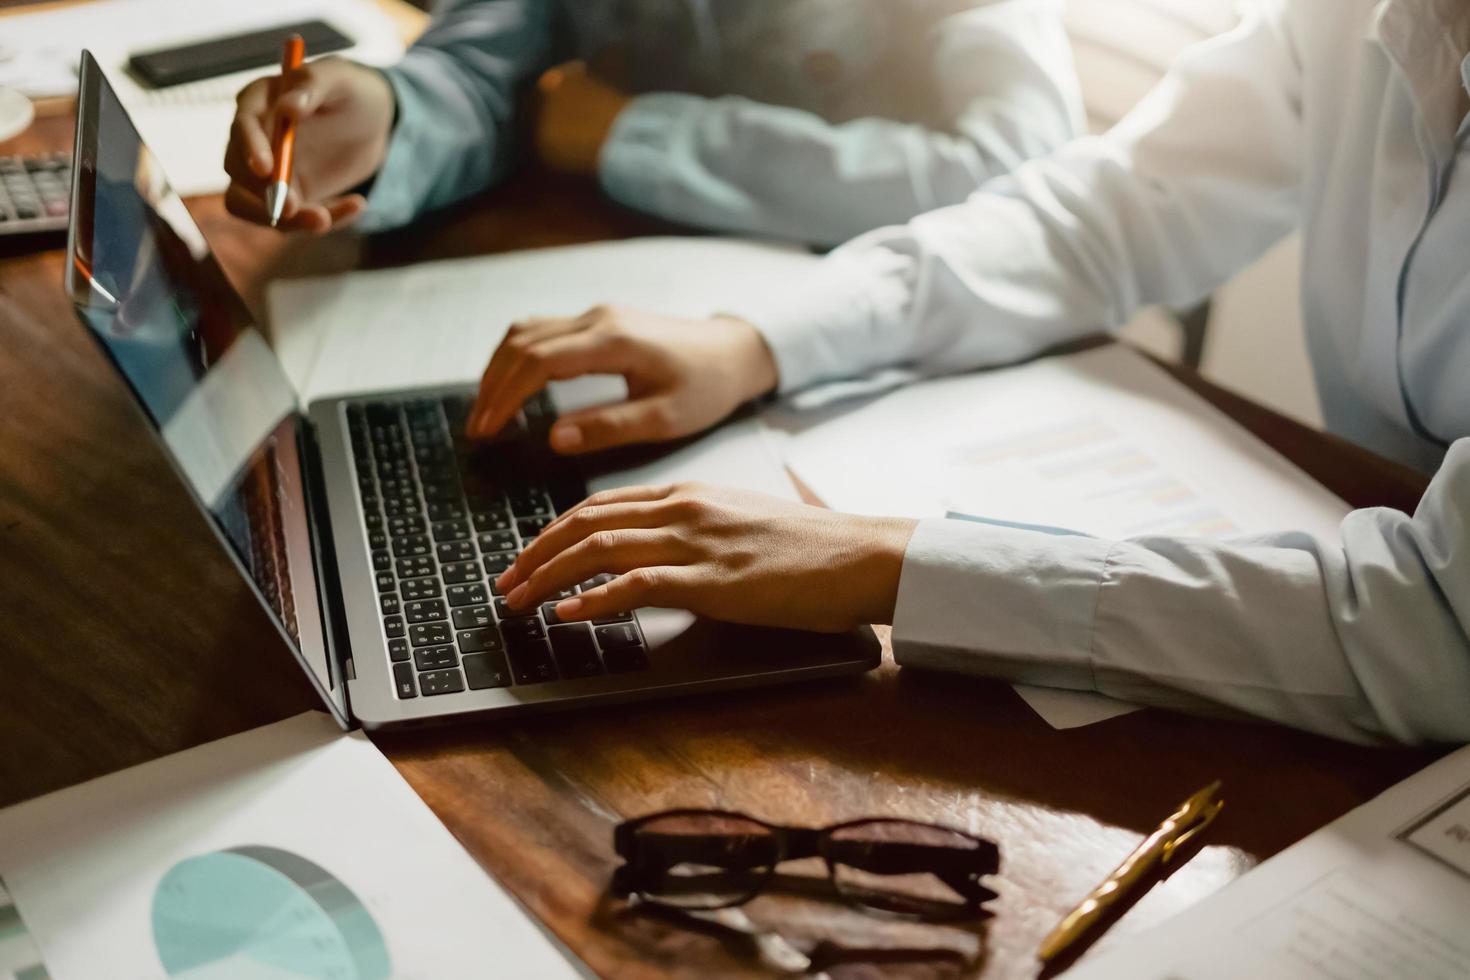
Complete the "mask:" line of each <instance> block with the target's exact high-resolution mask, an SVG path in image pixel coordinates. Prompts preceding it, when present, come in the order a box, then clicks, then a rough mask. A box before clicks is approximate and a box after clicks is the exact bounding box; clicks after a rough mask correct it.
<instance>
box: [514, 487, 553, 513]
mask: <svg viewBox="0 0 1470 980" xmlns="http://www.w3.org/2000/svg"><path fill="white" fill-rule="evenodd" d="M506 496H507V497H509V498H510V511H511V513H512V514H515V515H516V516H517V517H531V516H533V515H535V514H547V513H550V512H551V502H550V501H549V500H547V499H546V494H544V493H542V492H541V488H540V487H517V488H515V489H514V490H510V491H508V492H507V493H506Z"/></svg>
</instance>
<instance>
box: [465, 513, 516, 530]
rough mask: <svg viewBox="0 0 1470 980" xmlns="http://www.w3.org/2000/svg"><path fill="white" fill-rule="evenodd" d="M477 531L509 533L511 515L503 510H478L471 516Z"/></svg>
mask: <svg viewBox="0 0 1470 980" xmlns="http://www.w3.org/2000/svg"><path fill="white" fill-rule="evenodd" d="M470 519H471V521H472V522H473V523H474V525H475V530H476V531H509V530H510V515H509V514H507V513H506V512H505V511H503V510H488V511H487V510H477V511H475V512H474V513H473V514H471V515H470Z"/></svg>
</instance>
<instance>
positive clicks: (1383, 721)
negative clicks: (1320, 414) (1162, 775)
mask: <svg viewBox="0 0 1470 980" xmlns="http://www.w3.org/2000/svg"><path fill="white" fill-rule="evenodd" d="M1467 52H1470V5H1467V4H1465V3H1462V2H1457V0H1384V2H1380V0H1267V2H1265V3H1263V4H1261V6H1260V8H1259V9H1257V10H1255V11H1253V12H1252V13H1250V14H1249V15H1248V16H1247V17H1246V18H1245V20H1244V21H1243V22H1242V23H1241V25H1240V26H1239V27H1238V28H1237V29H1236V30H1234V31H1232V32H1230V33H1229V34H1227V35H1224V36H1222V37H1220V38H1216V39H1213V40H1210V41H1207V42H1204V43H1202V44H1199V45H1197V46H1195V47H1194V48H1192V49H1190V50H1189V51H1188V52H1186V54H1185V55H1184V56H1182V57H1181V58H1180V60H1179V62H1178V64H1177V65H1176V66H1175V67H1174V68H1173V69H1172V70H1171V71H1170V73H1169V75H1168V76H1167V78H1166V79H1165V80H1164V82H1163V83H1162V84H1161V85H1160V86H1159V87H1158V88H1157V89H1156V90H1155V91H1154V92H1153V93H1151V94H1150V96H1149V97H1148V98H1147V99H1146V100H1145V101H1144V102H1143V103H1142V104H1141V105H1140V106H1139V107H1138V108H1137V109H1136V110H1135V111H1134V112H1133V113H1131V114H1130V115H1129V116H1128V118H1126V119H1125V120H1124V121H1123V122H1122V123H1121V124H1120V125H1119V126H1118V127H1117V128H1115V129H1114V130H1113V131H1112V132H1110V133H1109V134H1107V135H1106V136H1104V137H1099V138H1084V139H1081V140H1078V141H1076V142H1074V143H1072V144H1070V145H1069V146H1067V147H1065V148H1063V149H1062V150H1060V151H1058V152H1057V153H1055V154H1054V155H1052V156H1050V157H1048V158H1045V159H1040V160H1035V161H1032V162H1030V163H1028V164H1025V165H1023V166H1021V167H1020V168H1018V169H1017V170H1015V171H1014V172H1013V173H1012V174H1010V175H1009V176H1004V177H1000V178H998V179H996V180H995V181H993V182H991V183H990V184H988V185H987V186H986V187H985V188H984V189H983V190H982V191H981V192H980V193H978V194H976V195H975V196H974V197H972V198H971V199H970V200H969V201H967V202H966V203H964V204H961V205H958V206H954V207H950V208H945V209H941V210H939V211H936V212H933V213H931V214H926V215H923V216H921V217H919V218H916V219H914V220H913V221H911V222H910V223H908V224H907V225H905V226H902V227H894V228H887V229H883V230H880V231H876V232H873V233H871V234H869V235H866V236H864V237H863V238H860V239H859V240H857V241H855V242H853V243H851V244H849V245H847V246H845V247H844V248H842V249H839V250H838V251H837V252H835V253H834V254H833V255H832V256H831V257H830V258H829V259H827V260H826V262H825V263H824V266H823V268H822V269H821V270H820V272H819V273H818V274H817V276H816V278H815V279H814V280H813V281H811V282H809V283H807V284H806V285H805V286H804V287H803V288H801V289H800V290H798V291H796V292H794V293H792V294H789V295H780V296H770V297H763V298H760V299H759V301H758V302H757V301H754V300H753V301H752V303H751V304H750V306H749V307H748V308H746V309H743V310H738V311H736V312H740V313H742V314H743V315H745V316H746V317H748V318H749V319H750V320H751V322H753V323H755V324H756V325H757V326H758V327H759V328H760V329H761V330H762V331H763V332H764V334H765V336H766V339H767V341H768V342H769V344H770V346H771V348H772V350H773V352H774V354H775V358H776V361H777V364H778V367H779V370H780V376H781V386H782V388H783V389H784V390H792V389H796V388H800V387H803V386H806V385H810V384H812V383H815V382H818V381H822V380H827V379H836V378H851V377H856V376H860V375H864V374H868V373H872V372H875V371H877V370H878V369H880V368H887V367H892V366H903V367H906V368H908V369H910V370H912V371H915V372H918V373H920V374H939V373H944V372H953V371H962V370H967V369H971V368H977V367H982V366H986V365H994V364H1000V363H1005V362H1007V361H1011V360H1014V359H1018V358H1021V357H1025V356H1028V355H1031V354H1034V353H1036V352H1038V351H1040V350H1042V349H1043V348H1045V347H1046V346H1049V345H1051V344H1053V343H1056V342H1059V341H1063V340H1067V339H1070V338H1073V337H1076V336H1078V335H1081V334H1083V333H1087V332H1090V331H1092V330H1094V329H1096V328H1097V327H1099V326H1116V325H1118V324H1121V323H1123V322H1125V321H1126V320H1127V319H1128V318H1129V316H1130V315H1131V314H1132V312H1133V311H1134V310H1136V309H1137V308H1139V307H1140V306H1141V305H1145V304H1149V303H1168V304H1173V305H1182V304H1185V303H1188V302H1190V301H1192V300H1195V299H1197V298H1199V297H1201V296H1203V295H1205V294H1207V293H1208V292H1209V291H1211V290H1212V289H1214V288H1215V287H1216V286H1218V285H1219V284H1221V283H1222V282H1224V281H1225V280H1226V279H1227V278H1228V277H1229V276H1231V275H1232V274H1233V273H1234V272H1235V271H1236V270H1238V269H1240V268H1241V267H1242V266H1243V265H1245V264H1246V263H1247V262H1249V261H1250V260H1251V259H1253V258H1254V257H1255V256H1257V255H1259V254H1260V253H1261V252H1262V251H1264V250H1265V249H1266V248H1267V247H1268V246H1270V245H1271V244H1272V243H1273V242H1275V241H1277V240H1278V239H1280V238H1281V237H1282V236H1284V235H1285V234H1287V233H1288V232H1289V231H1291V230H1292V229H1300V230H1301V231H1302V234H1303V253H1304V259H1303V271H1302V296H1301V302H1302V309H1303V314H1304V321H1305V324H1306V330H1307V340H1308V346H1309V350H1310V353H1311V357H1312V363H1313V366H1314V371H1315V374H1316V380H1317V386H1318V390H1319V393H1320V396H1321V401H1322V405H1323V409H1324V414H1325V416H1326V420H1327V425H1328V427H1329V428H1330V429H1331V430H1332V431H1333V432H1335V433H1338V434H1339V435H1342V436H1345V437H1347V438H1349V439H1352V440H1354V441H1356V442H1358V443H1361V444H1362V445H1364V446H1367V447H1368V448H1370V449H1373V450H1375V451H1376V452H1379V453H1381V454H1384V455H1386V456H1389V457H1391V458H1393V459H1396V460H1399V461H1402V462H1404V463H1407V464H1409V465H1410V466H1413V467H1416V468H1418V469H1419V470H1421V471H1423V472H1425V473H1434V474H1435V475H1434V479H1433V482H1432V484H1431V485H1430V488H1429V491H1428V492H1427V493H1426V494H1425V496H1424V498H1423V501H1422V503H1421V504H1420V506H1419V508H1418V510H1417V511H1416V512H1415V513H1414V514H1413V515H1412V516H1410V515H1407V514H1403V513H1400V512H1397V511H1392V510H1386V509H1374V510H1362V511H1357V512H1354V513H1352V514H1351V515H1349V516H1348V517H1347V518H1346V519H1345V520H1344V522H1343V524H1342V527H1341V539H1340V540H1319V539H1314V538H1312V537H1310V536H1308V535H1306V534H1303V533H1286V534H1277V535H1271V536H1266V537H1260V538H1255V539H1251V540H1248V541H1238V542H1234V543H1229V544H1221V543H1217V542H1213V541H1208V540H1199V539H1175V538H1139V539H1135V540H1130V541H1106V540H1098V539H1092V538H1081V537H1066V536H1056V535H1048V534H1041V533H1037V532H1034V531H1026V530H1018V529H1010V528H998V527H988V526H984V525H977V524H973V523H966V522H958V521H932V522H924V523H922V524H921V525H920V526H919V529H918V531H917V533H916V534H915V535H914V538H913V540H912V542H911V543H910V545H909V549H908V552H907V554H906V556H905V561H904V567H903V576H902V582H901V584H900V587H899V595H898V605H897V610H896V613H895V622H894V634H893V637H894V650H895V653H896V655H897V657H898V660H899V661H900V662H901V663H905V664H918V665H924V666H930V667H940V668H946V669H953V670H963V671H970V672H975V673H981V674H987V675H994V676H1001V677H1006V678H1010V679H1013V680H1018V681H1029V682H1033V683H1041V684H1051V685H1055V686H1059V687H1069V688H1077V689H1085V690H1097V691H1101V692H1102V693H1104V694H1109V695H1113V696H1115V697H1119V698H1124V699H1127V700H1133V701H1140V702H1144V703H1148V704H1156V705H1165V706H1178V707H1195V708H1199V707H1204V706H1209V705H1213V706H1224V707H1227V708H1230V709H1236V710H1239V711H1244V712H1248V713H1251V714H1254V715H1258V716H1261V717H1265V718H1271V719H1275V720H1278V721H1283V722H1286V723H1288V724H1292V725H1297V726H1300V727H1303V728H1307V729H1312V730H1315V731H1319V732H1326V733H1329V734H1332V735H1336V736H1339V737H1343V738H1349V739H1358V740H1374V739H1396V740H1400V741H1405V742H1429V741H1451V742H1464V741H1467V740H1470V169H1467V167H1466V166H1465V164H1466V160H1465V157H1466V154H1467V150H1466V135H1467V132H1470V117H1467V111H1470V97H1467V86H1470V61H1467V59H1466V54H1467ZM1457 163H1458V164H1459V167H1458V169H1457ZM1263 356H1269V352H1263Z"/></svg>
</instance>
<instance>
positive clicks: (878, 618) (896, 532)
mask: <svg viewBox="0 0 1470 980" xmlns="http://www.w3.org/2000/svg"><path fill="white" fill-rule="evenodd" d="M849 520H851V521H853V522H854V523H855V525H856V526H855V527H854V531H855V532H856V533H854V534H853V536H852V539H853V540H854V541H856V542H857V545H858V546H857V549H856V553H855V554H854V556H853V561H854V567H853V569H852V570H851V573H850V576H849V577H848V581H850V582H853V583H856V585H857V596H856V597H855V598H856V599H857V602H856V604H855V607H854V610H853V611H854V619H855V621H856V623H857V624H868V625H884V626H887V625H891V624H892V623H893V611H894V607H895V606H896V605H897V604H898V582H899V578H900V577H901V576H902V574H903V556H904V553H905V552H907V551H908V546H909V539H910V538H912V537H913V536H914V529H915V528H917V527H918V525H919V522H918V521H915V520H911V519H909V518H906V517H851V518H849Z"/></svg>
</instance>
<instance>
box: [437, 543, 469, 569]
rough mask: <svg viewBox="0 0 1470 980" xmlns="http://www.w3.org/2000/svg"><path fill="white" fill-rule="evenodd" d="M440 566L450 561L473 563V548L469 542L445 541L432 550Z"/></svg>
mask: <svg viewBox="0 0 1470 980" xmlns="http://www.w3.org/2000/svg"><path fill="white" fill-rule="evenodd" d="M434 557H435V558H438V559H439V562H440V564H443V563H444V562H450V561H474V560H475V546H474V544H473V543H472V542H470V541H446V542H444V543H443V544H441V545H438V546H437V547H435V549H434Z"/></svg>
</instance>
